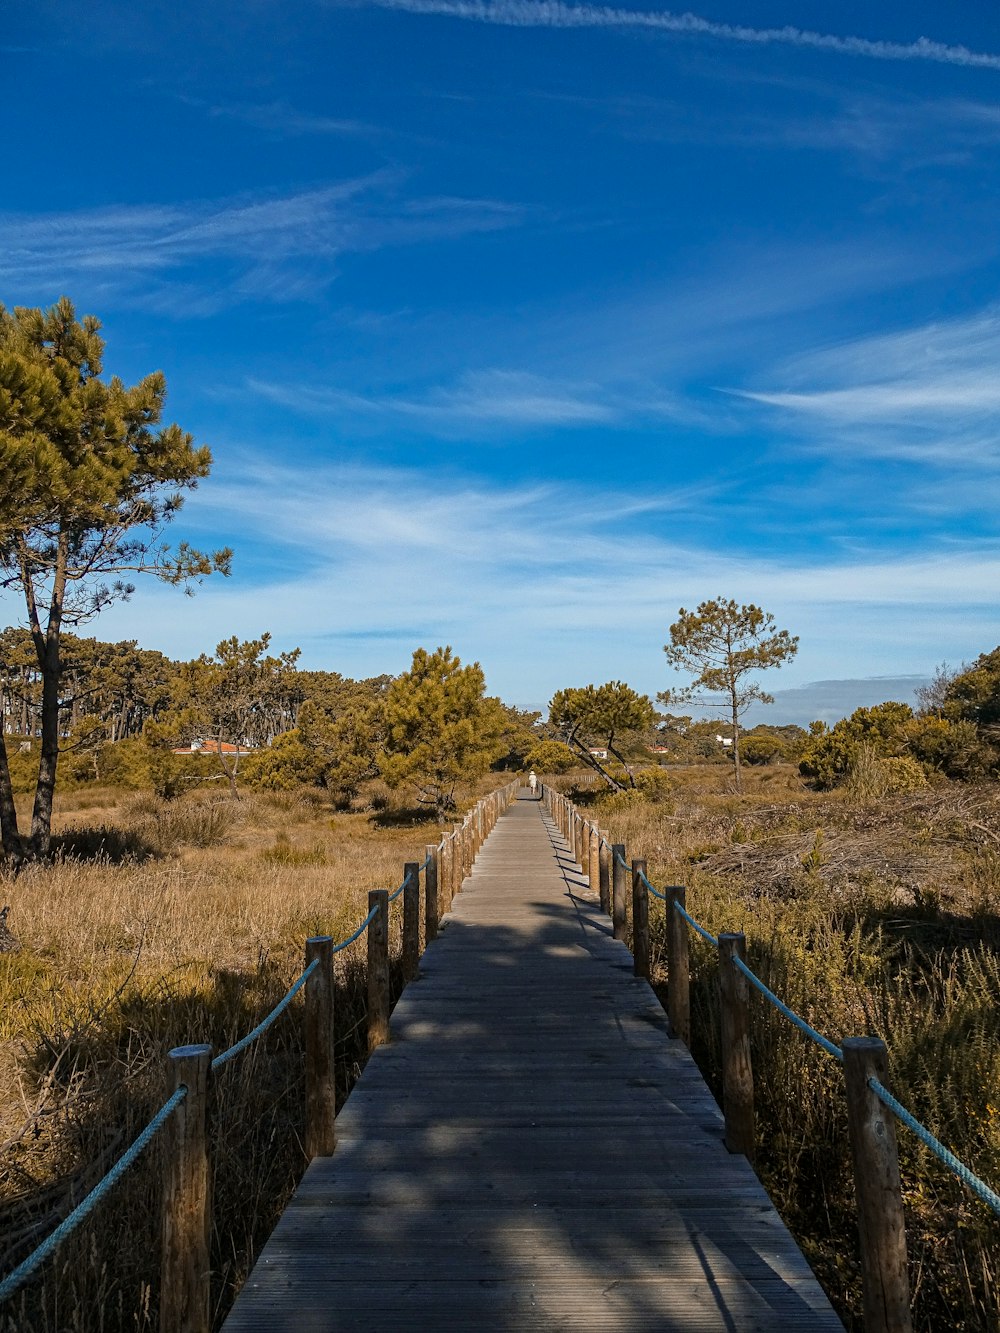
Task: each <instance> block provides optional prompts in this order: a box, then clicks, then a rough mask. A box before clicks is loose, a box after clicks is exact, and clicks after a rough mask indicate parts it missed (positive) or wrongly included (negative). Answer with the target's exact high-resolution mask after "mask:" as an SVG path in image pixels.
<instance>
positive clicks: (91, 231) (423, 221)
mask: <svg viewBox="0 0 1000 1333" xmlns="http://www.w3.org/2000/svg"><path fill="white" fill-rule="evenodd" d="M401 183H402V182H401V179H400V177H399V175H398V173H393V172H387V171H386V172H377V173H375V174H373V175H369V176H364V177H361V178H358V179H355V180H348V181H342V182H338V183H337V184H334V185H328V186H323V187H322V188H319V189H314V190H306V191H300V192H298V193H294V194H287V195H283V196H279V197H253V196H250V197H244V198H238V199H223V200H202V201H194V202H190V203H183V204H177V205H164V206H158V205H134V206H117V207H107V208H101V209H90V210H80V211H78V212H72V213H54V214H48V215H43V216H35V217H28V216H23V215H18V214H13V213H0V278H2V279H4V280H5V281H6V282H8V283H11V284H12V283H15V282H18V283H26V284H46V285H49V286H56V285H59V284H66V283H69V282H75V281H77V280H79V281H85V280H89V281H91V282H92V281H94V280H95V279H96V280H99V281H100V282H102V283H103V284H105V285H107V286H110V287H123V288H127V289H134V288H135V287H137V286H138V287H140V288H141V287H143V286H145V287H146V288H147V289H148V288H149V285H150V283H151V282H152V281H153V280H155V279H156V278H157V277H163V278H167V277H170V278H173V277H174V276H175V275H176V274H178V273H182V272H184V271H188V272H190V271H191V270H192V269H193V268H194V266H196V265H198V264H201V263H204V262H206V261H210V262H212V263H213V264H215V265H216V271H215V272H214V273H213V277H212V283H213V287H214V288H215V289H220V288H221V289H222V290H223V292H224V293H225V296H224V298H220V299H227V300H232V299H233V298H234V297H235V298H250V297H257V298H259V299H264V300H283V299H288V298H289V296H291V297H292V299H296V298H298V297H299V296H301V295H302V294H303V290H304V288H305V287H306V286H307V285H308V282H309V281H310V280H312V281H319V282H322V281H323V280H324V279H325V280H327V281H329V280H331V279H332V277H333V276H334V275H335V264H336V260H337V258H338V257H339V256H341V255H343V254H345V253H360V252H364V251H372V250H378V249H381V248H384V247H388V246H401V245H409V244H414V243H417V242H424V241H433V240H439V239H450V238H453V237H457V236H465V235H470V234H472V233H476V232H488V231H495V230H498V229H501V228H505V227H510V226H514V225H517V223H518V222H520V220H521V217H522V211H521V210H520V209H519V208H518V207H516V206H514V205H510V204H505V203H502V202H499V201H496V200H489V199H462V198H428V199H419V198H418V199H404V200H402V201H400V199H399V198H398V194H399V190H400V187H401ZM186 313H190V310H186Z"/></svg>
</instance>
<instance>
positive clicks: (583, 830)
mask: <svg viewBox="0 0 1000 1333" xmlns="http://www.w3.org/2000/svg"><path fill="white" fill-rule="evenodd" d="M577 859H578V860H579V862H580V869H581V870H582V871H583V874H584V877H585V879H586V880H587V883H588V884H589V883H590V820H589V819H583V818H581V819H580V855H579V857H578V858H577Z"/></svg>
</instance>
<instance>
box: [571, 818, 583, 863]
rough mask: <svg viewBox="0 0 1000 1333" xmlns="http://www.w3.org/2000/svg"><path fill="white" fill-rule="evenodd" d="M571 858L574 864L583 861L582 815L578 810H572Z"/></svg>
mask: <svg viewBox="0 0 1000 1333" xmlns="http://www.w3.org/2000/svg"><path fill="white" fill-rule="evenodd" d="M573 860H574V861H575V862H576V864H577V865H578V866H579V865H582V862H583V815H581V814H580V812H579V810H574V812H573Z"/></svg>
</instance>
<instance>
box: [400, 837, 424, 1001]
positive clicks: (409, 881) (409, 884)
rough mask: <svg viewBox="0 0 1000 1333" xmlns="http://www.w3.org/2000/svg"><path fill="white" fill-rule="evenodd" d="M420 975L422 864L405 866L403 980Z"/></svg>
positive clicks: (410, 862) (412, 863)
mask: <svg viewBox="0 0 1000 1333" xmlns="http://www.w3.org/2000/svg"><path fill="white" fill-rule="evenodd" d="M419 975H420V863H419V862H418V861H407V863H406V865H404V866H403V980H404V981H416V979H417V977H418V976H419Z"/></svg>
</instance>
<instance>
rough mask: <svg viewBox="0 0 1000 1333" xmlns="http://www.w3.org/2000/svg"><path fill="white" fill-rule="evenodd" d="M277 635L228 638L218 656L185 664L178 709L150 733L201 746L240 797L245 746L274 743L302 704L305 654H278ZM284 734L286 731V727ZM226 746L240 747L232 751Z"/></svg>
mask: <svg viewBox="0 0 1000 1333" xmlns="http://www.w3.org/2000/svg"><path fill="white" fill-rule="evenodd" d="M270 644H271V636H270V634H268V633H264V634H262V635H261V636H260V638H259V639H246V640H240V639H238V638H237V637H236V636H235V635H233V637H232V638H230V639H224V640H223V641H222V643H220V644H219V645H218V646H217V648H216V650H215V656H214V657H208V656H207V655H206V654H204V653H203V654H202V655H201V656H200V657H198V658H196V659H195V660H194V661H193V662H185V663H184V664H183V665H182V666H181V668H180V671H179V673H178V676H177V679H176V681H175V684H174V701H175V707H174V709H173V711H172V712H171V713H169V714H168V715H165V716H164V717H163V718H161V719H160V721H159V722H158V723H157V724H156V725H155V726H154V727H151V728H149V727H148V728H147V734H149V735H150V736H151V737H154V736H155V737H158V738H159V739H161V740H164V741H167V740H169V741H172V742H173V743H174V744H175V745H176V744H177V743H184V742H191V741H200V742H201V744H202V746H203V749H204V752H205V753H206V754H210V755H211V756H212V758H213V759H214V761H215V763H216V765H217V767H218V770H219V771H220V772H221V774H222V775H223V776H224V777H225V778H226V780H227V781H228V783H229V786H230V790H231V791H232V793H233V795H236V794H237V774H238V772H239V767H240V762H241V754H240V753H239V749H240V747H246V748H247V749H251V748H254V747H260V746H263V745H266V744H268V742H270V741H271V740H272V739H273V736H274V726H275V719H276V718H277V719H287V720H290V719H291V716H292V713H293V709H294V707H295V705H296V703H297V702H298V699H299V694H298V681H297V679H296V674H295V664H296V662H297V661H298V658H299V649H298V648H293V649H292V650H291V651H289V652H284V653H279V654H277V655H274V654H272V653H269V652H268V648H269V647H270ZM280 729H281V730H284V728H280ZM224 745H230V746H235V747H237V749H236V752H235V753H234V752H232V751H227V750H226V749H224V748H223V747H224Z"/></svg>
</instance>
